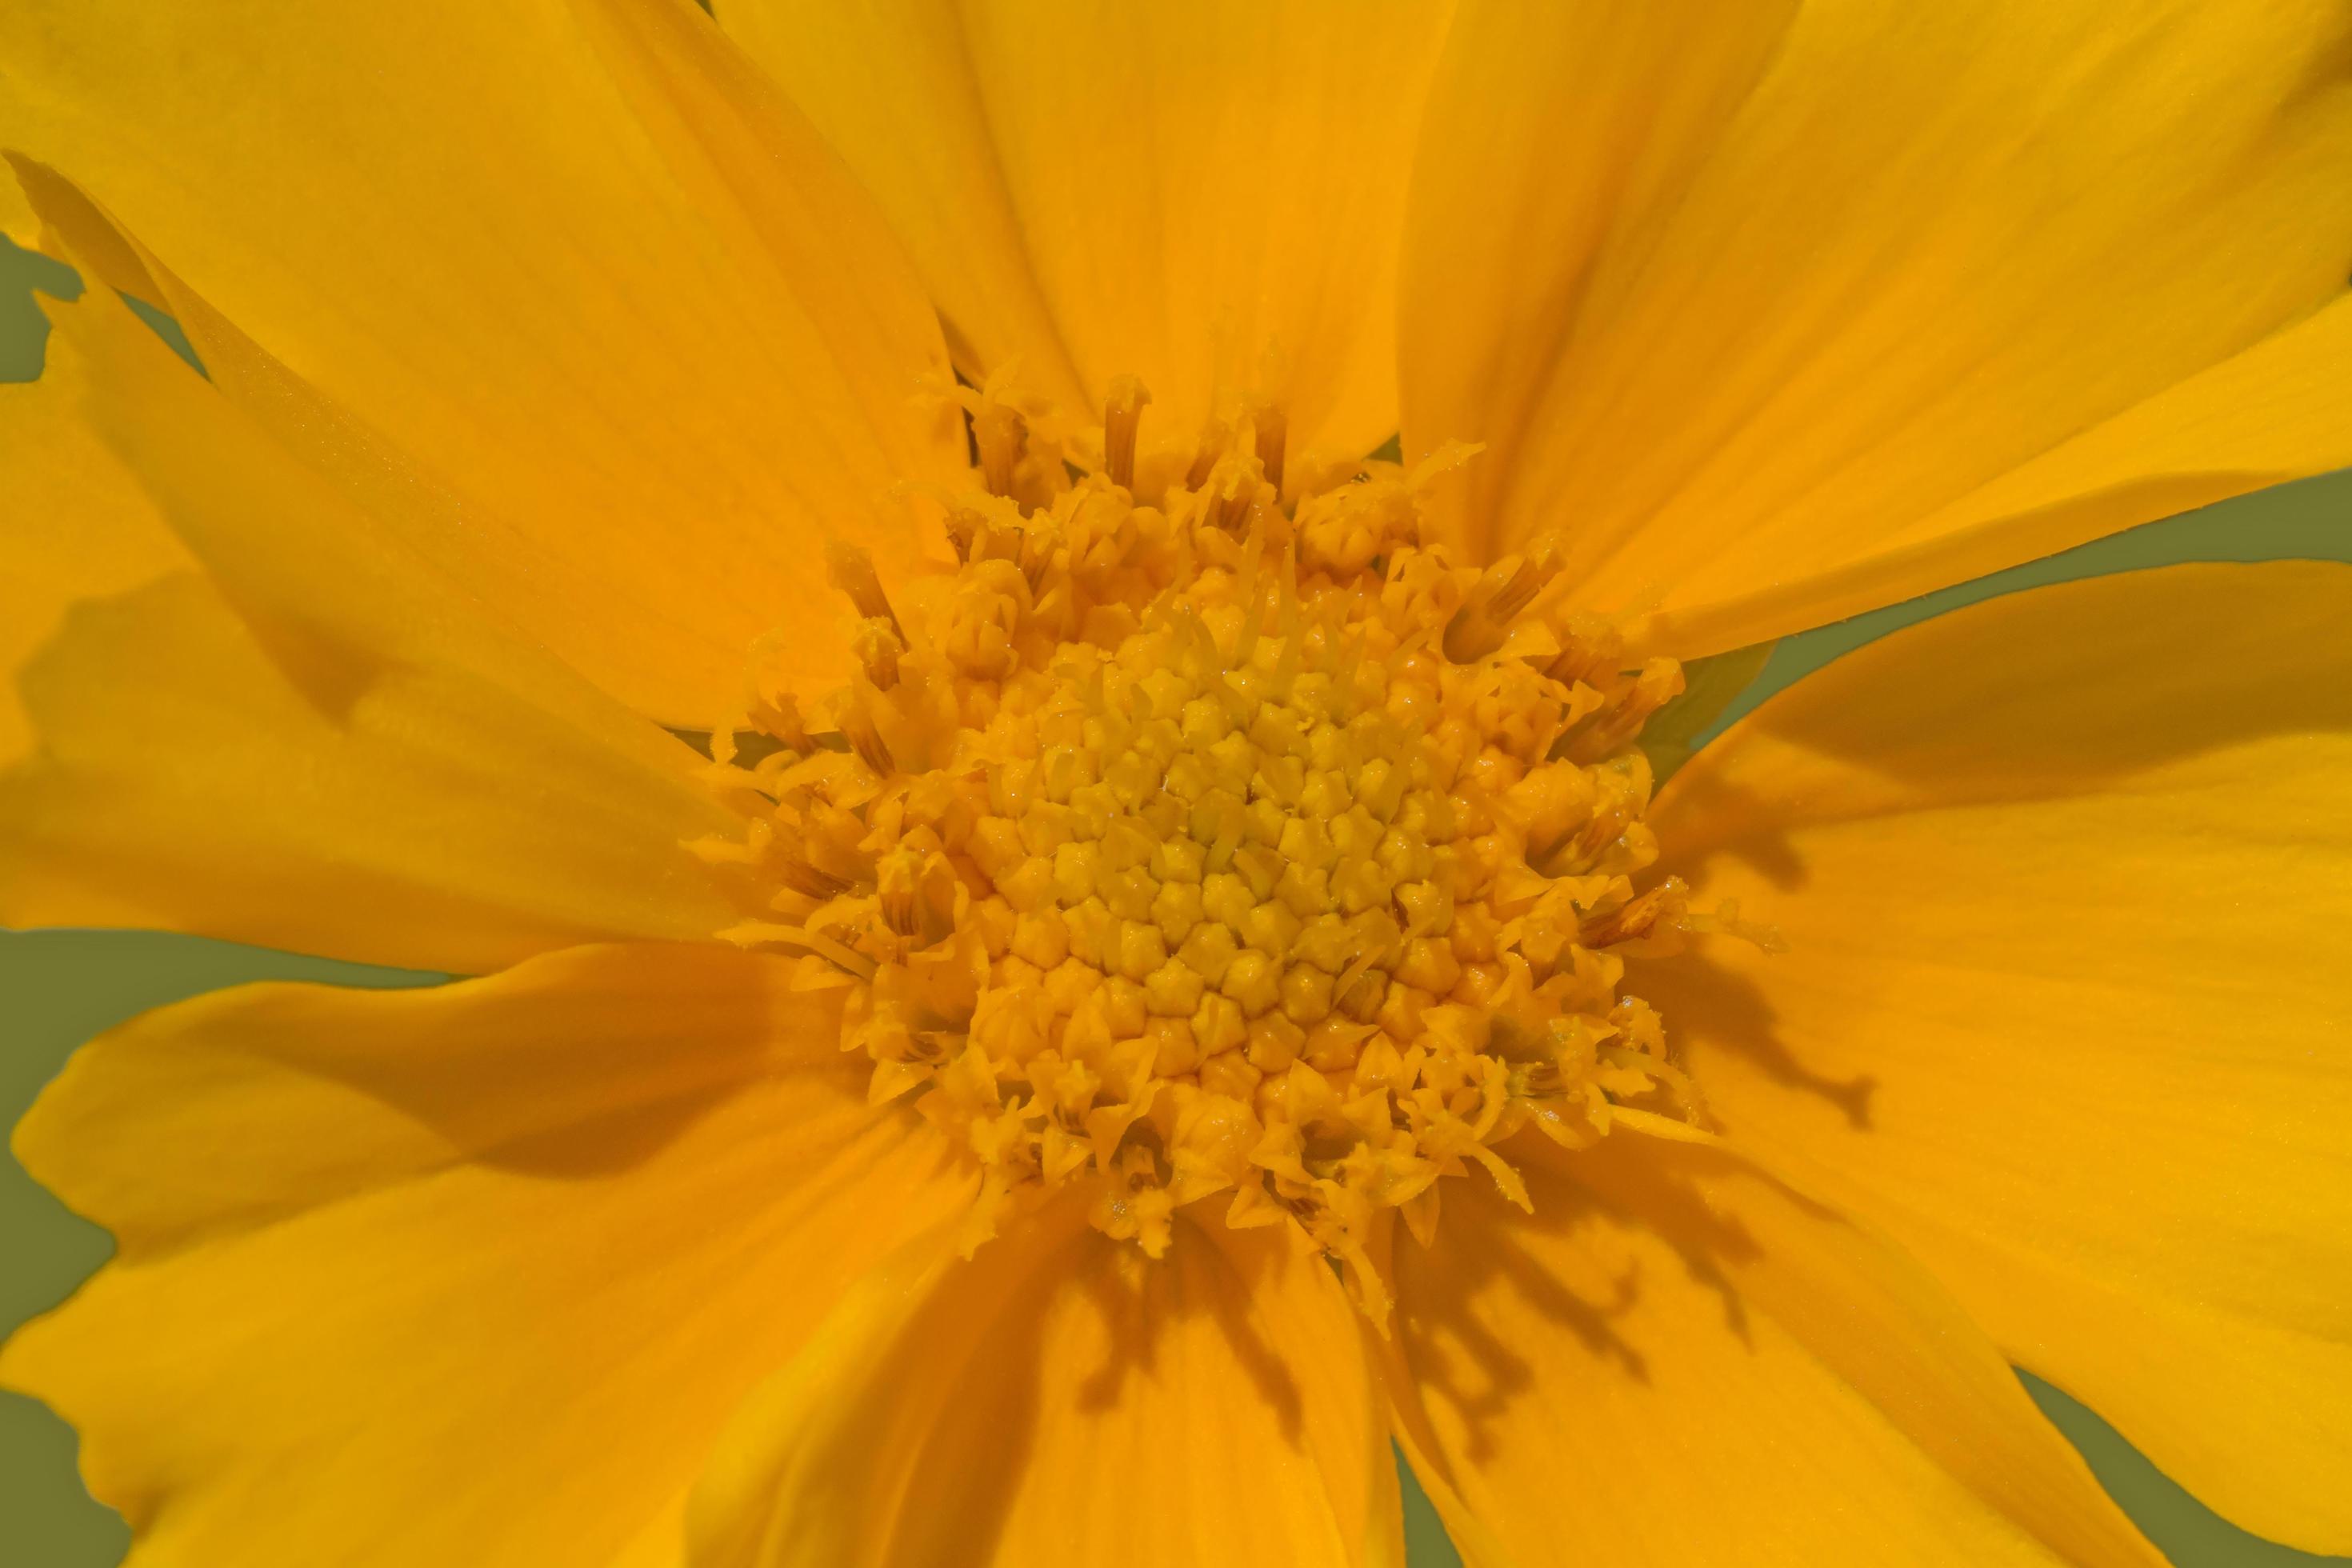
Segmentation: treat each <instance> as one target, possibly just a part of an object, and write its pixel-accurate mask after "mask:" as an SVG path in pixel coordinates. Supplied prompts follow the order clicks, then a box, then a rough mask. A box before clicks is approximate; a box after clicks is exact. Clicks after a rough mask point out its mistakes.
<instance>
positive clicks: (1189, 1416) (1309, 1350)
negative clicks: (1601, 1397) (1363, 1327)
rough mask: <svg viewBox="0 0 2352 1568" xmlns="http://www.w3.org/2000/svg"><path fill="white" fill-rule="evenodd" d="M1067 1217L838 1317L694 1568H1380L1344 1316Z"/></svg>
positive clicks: (1280, 1250)
mask: <svg viewBox="0 0 2352 1568" xmlns="http://www.w3.org/2000/svg"><path fill="white" fill-rule="evenodd" d="M1082 1218H1083V1209H1082V1208H1079V1207H1076V1206H1075V1205H1065V1206H1063V1207H1061V1208H1060V1209H1059V1210H1058V1211H1048V1212H1047V1213H1046V1214H1045V1215H1041V1216H1037V1217H1035V1218H1034V1220H1032V1221H1031V1222H1029V1223H1027V1224H1026V1225H1025V1226H1024V1227H1023V1228H1020V1229H1017V1230H1014V1231H1013V1232H1011V1233H1009V1234H1007V1235H1004V1236H1002V1237H998V1238H996V1239H995V1240H993V1241H991V1242H989V1243H988V1244H987V1245H986V1246H985V1247H982V1249H981V1251H980V1252H979V1254H978V1255H977V1256H976V1257H975V1258H973V1259H972V1260H971V1262H970V1263H968V1264H965V1263H961V1262H958V1261H956V1260H954V1259H953V1258H952V1256H951V1251H950V1245H949V1241H948V1238H947V1237H934V1238H931V1239H930V1240H929V1243H928V1244H926V1245H924V1246H921V1247H914V1248H910V1249H908V1252H907V1253H906V1254H904V1255H902V1257H900V1258H898V1259H897V1260H896V1261H895V1262H894V1264H893V1265H892V1266H890V1267H888V1268H884V1269H881V1270H877V1273H876V1274H875V1275H874V1276H873V1277H871V1278H870V1279H868V1280H866V1282H865V1283H863V1284H862V1285H861V1286H860V1287H859V1288H858V1289H857V1290H856V1291H855V1292H853V1293H852V1294H851V1295H850V1296H849V1297H848V1298H846V1299H845V1300H844V1302H843V1304H842V1307H841V1308H840V1309H839V1310H837V1311H836V1312H835V1315H834V1317H833V1318H832V1319H831V1320H830V1321H828V1322H827V1323H826V1325H825V1326H824V1328H823V1329H822V1330H820V1331H818V1333H817V1335H816V1336H815V1337H814V1339H812V1340H811V1341H810V1342H809V1345H808V1348H807V1349H806V1350H805V1351H804V1352H803V1353H802V1355H801V1356H800V1358H799V1359H798V1360H797V1361H796V1362H795V1363H793V1366H792V1367H791V1368H790V1369H789V1370H788V1371H786V1372H785V1373H783V1374H782V1376H780V1377H778V1378H777V1379H776V1380H775V1381H774V1383H773V1384H772V1385H771V1386H770V1387H769V1388H767V1389H765V1390H763V1391H762V1392H761V1394H760V1395H759V1396H758V1398H757V1399H756V1400H755V1401H754V1402H753V1403H752V1404H751V1405H750V1406H749V1407H748V1408H747V1410H746V1412H745V1414H744V1415H743V1416H742V1417H741V1418H740V1419H739V1421H738V1422H737V1424H736V1426H735V1428H734V1429H733V1431H732V1432H731V1433H730V1436H729V1437H728V1439H727V1441H726V1443H725V1444H724V1445H723V1446H722V1447H721V1448H720V1450H719V1454H718V1456H717V1457H716V1458H715V1459H714V1460H713V1463H712V1467H711V1470H710V1474H709V1477H708V1478H707V1479H706V1481H705V1483H704V1486H703V1489H702V1490H701V1491H700V1492H699V1493H698V1495H697V1498H696V1500H695V1507H694V1513H693V1521H694V1552H693V1554H692V1557H691V1561H692V1563H693V1564H694V1568H803V1565H806V1568H883V1565H886V1564H887V1568H950V1565H952V1568H968V1565H973V1564H1003V1565H1006V1568H1011V1565H1013V1564H1028V1563H1047V1562H1067V1563H1132V1564H1136V1565H1138V1568H1191V1565H1192V1564H1195V1563H1299V1564H1308V1565H1323V1564H1330V1565H1333V1568H1338V1565H1342V1564H1346V1565H1351V1568H1352V1565H1355V1564H1367V1565H1370V1568H1402V1563H1403V1560H1404V1553H1403V1542H1402V1534H1401V1531H1402V1523H1401V1519H1400V1515H1399V1512H1398V1502H1397V1495H1396V1479H1395V1469H1394V1467H1393V1464H1392V1462H1391V1458H1390V1450H1389V1443H1388V1429H1387V1425H1386V1422H1385V1420H1384V1418H1383V1416H1382V1414H1381V1411H1380V1409H1379V1408H1378V1406H1377V1395H1376V1394H1375V1389H1374V1384H1373V1383H1372V1381H1371V1377H1370V1367H1369V1365H1368V1363H1367V1360H1366V1357H1365V1356H1364V1354H1363V1352H1362V1349H1361V1346H1360V1339H1359V1336H1358V1328H1357V1324H1356V1321H1355V1318H1354V1309H1353V1308H1351V1307H1350V1306H1349V1304H1348V1303H1347V1301H1346V1300H1345V1299H1344V1298H1343V1297H1342V1295H1341V1293H1340V1290H1339V1284H1338V1282H1337V1280H1335V1279H1333V1278H1332V1277H1331V1275H1330V1273H1329V1272H1328V1269H1326V1268H1324V1267H1323V1266H1322V1265H1321V1264H1320V1263H1319V1262H1318V1261H1317V1260H1316V1259H1314V1258H1311V1257H1303V1256H1301V1255H1299V1254H1298V1253H1297V1252H1296V1251H1295V1250H1293V1249H1291V1248H1290V1247H1287V1246H1286V1245H1285V1242H1284V1240H1283V1238H1282V1237H1279V1236H1278V1235H1276V1233H1274V1232H1271V1231H1265V1230H1255V1231H1245V1232H1241V1233H1225V1232H1222V1231H1215V1230H1212V1229H1210V1228H1208V1227H1194V1226H1190V1225H1186V1226H1180V1227H1179V1230H1178V1234H1177V1237H1176V1242H1175V1246H1174V1247H1173V1248H1172V1249H1171V1252H1170V1254H1169V1256H1168V1257H1167V1258H1166V1259H1164V1260H1163V1261H1161V1262H1159V1263H1150V1262H1147V1261H1145V1260H1144V1259H1143V1258H1141V1257H1140V1255H1139V1254H1137V1253H1136V1252H1135V1251H1134V1250H1133V1249H1132V1248H1130V1247H1121V1246H1120V1244H1118V1243H1117V1242H1113V1241H1111V1240H1109V1239H1108V1237H1104V1236H1102V1235H1101V1234H1099V1233H1098V1232H1096V1231H1094V1230H1091V1229H1088V1228H1087V1227H1086V1226H1084V1224H1083V1223H1082Z"/></svg>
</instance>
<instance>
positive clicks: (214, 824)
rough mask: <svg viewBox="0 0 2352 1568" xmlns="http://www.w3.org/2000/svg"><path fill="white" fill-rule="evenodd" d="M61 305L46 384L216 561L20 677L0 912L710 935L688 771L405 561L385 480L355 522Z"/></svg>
mask: <svg viewBox="0 0 2352 1568" xmlns="http://www.w3.org/2000/svg"><path fill="white" fill-rule="evenodd" d="M55 313H56V317H57V321H58V328H57V330H56V331H55V333H54V334H53V336H52V339H51V342H50V365H49V369H48V371H47V374H45V376H44V384H46V385H47V390H46V391H45V392H44V393H43V394H42V395H43V396H47V397H58V398H64V397H72V398H74V399H76V400H78V401H79V405H80V406H81V408H82V409H83V412H84V416H86V417H87V418H88V419H89V421H90V422H91V426H92V427H93V428H95V429H97V430H99V431H100V433H101V434H102V435H103V437H105V438H106V439H107V440H108V442H109V443H110V445H111V446H112V447H114V448H115V449H116V450H118V451H119V452H120V453H121V454H122V455H123V456H124V458H125V459H126V460H127V461H128V462H129V463H130V464H131V466H132V468H134V470H135V472H136V473H137V476H138V478H139V479H140V480H141V482H142V484H143V485H144V487H145V488H146V489H147V490H148V492H149V494H150V496H151V497H152V500H153V502H154V506H155V514H156V515H158V516H160V517H161V518H162V520H163V521H164V522H165V523H167V524H168V525H169V526H170V527H171V528H172V529H173V531H174V533H175V535H176V536H177V538H178V540H179V542H180V544H181V545H182V546H184V549H185V557H184V558H193V559H194V560H196V561H198V562H200V563H202V565H203V567H204V568H205V570H204V571H203V573H201V574H198V573H195V572H193V571H189V572H182V573H179V574H173V575H170V576H166V577H163V578H160V579H157V580H155V581H153V582H152V583H150V584H147V585H146V586H144V587H142V588H140V589H138V590H136V591H134V592H132V593H131V594H129V595H124V596H122V597H120V598H117V599H114V600H110V601H107V602H105V603H102V604H89V605H83V606H82V607H81V608H79V610H76V611H74V612H72V613H70V614H69V615H68V617H67V618H66V620H65V622H64V624H63V627H62V629H61V630H60V632H59V633H58V636H57V637H56V638H55V639H54V640H53V641H52V642H51V643H50V644H49V645H48V646H47V647H46V648H45V649H44V650H43V651H42V652H41V653H40V654H39V655H37V657H36V658H34V659H33V661H32V663H31V664H30V665H29V666H28V667H27V668H26V670H25V671H24V672H23V675H22V678H21V683H20V689H21V692H22V697H23V700H24V703H25V707H26V713H27V716H28V718H29V721H30V722H31V724H32V726H33V728H34V730H35V731H37V748H36V749H35V750H34V751H33V752H31V754H29V755H28V756H26V758H24V759H23V760H22V761H21V762H20V763H18V765H17V766H16V768H14V769H12V770H11V771H10V772H9V773H6V774H5V777H0V918H5V920H6V921H8V922H9V923H12V924H18V925H40V924H86V925H126V926H143V927H161V928H163V929H167V930H179V931H195V932H198V933H201V934H206V935H212V936H222V937H229V938H234V939H236V940H240V941H246V942H260V943H263V944H265V945H270V946H277V947H284V948H289V949H293V950H296V951H304V952H320V953H324V954H328V955H330V956H334V957H341V958H351V959H357V960H361V961H363V962H370V963H391V964H401V965H407V966H411V967H418V968H428V969H445V970H457V971H461V972H477V971H482V970H488V969H491V968H496V967H498V966H499V965H500V964H504V963H510V962H512V961H514V960H515V959H517V958H520V957H522V956H524V955H526V954H528V953H530V952H541V951H545V950H547V949H549V948H552V947H558V946H563V945H567V944H569V943H572V942H581V941H586V940H593V939H596V938H600V937H614V936H656V937H698V936H703V935H707V934H708V933H709V932H710V931H713V930H715V929H717V928H718V926H719V925H720V924H723V923H725V922H726V921H727V919H728V918H729V911H730V909H731V908H732V906H731V905H730V903H729V902H728V901H727V900H726V899H725V897H724V896H723V893H722V889H720V888H719V885H718V884H716V883H715V882H714V881H713V880H712V879H711V877H710V875H709V873H708V872H707V871H705V870H704V869H703V868H700V867H699V866H698V865H697V864H696V863H695V862H694V861H693V860H692V858H690V857H689V856H688V855H687V854H686V853H685V851H684V850H683V849H682V848H681V847H680V841H681V839H683V838H687V837H694V836H697V835H700V834H704V833H709V832H713V831H717V830H720V829H722V828H724V827H726V826H729V825H730V821H731V819H730V817H729V816H727V814H726V813H724V812H723V811H721V810H720V809H719V807H718V805H716V803H715V801H714V800H713V798H712V797H711V796H710V795H709V792H708V791H707V790H706V789H705V788H703V787H702V786H701V785H700V784H698V782H697V781H696V780H695V779H694V778H693V777H692V776H691V770H692V767H693V765H694V764H695V763H696V762H697V759H696V758H695V756H694V754H693V753H692V752H690V751H688V749H687V748H686V747H685V746H684V745H683V744H682V743H681V742H677V740H675V739H674V738H672V737H670V736H667V735H665V734H663V733H662V732H661V731H658V730H656V728H654V727H653V726H652V725H651V724H649V723H648V722H646V721H644V720H642V719H639V718H637V717H635V715H633V714H631V713H629V712H628V711H626V710H624V709H622V708H621V707H620V706H619V705H618V704H617V703H615V702H614V700H612V699H611V698H609V697H607V696H605V695H604V693H602V692H600V691H598V690H597V689H594V688H593V687H592V686H590V685H588V684H587V683H586V682H585V681H583V680H582V679H580V678H579V677H578V676H576V675H574V674H573V673H572V671H570V670H569V669H567V668H565V667H563V666H562V665H561V664H559V663H557V662H556V661H555V660H554V659H552V658H549V657H548V656H547V655H546V654H545V653H544V652H542V651H541V650H539V649H537V648H535V647H530V646H529V645H528V644H526V643H524V642H521V641H520V640H518V639H517V638H515V637H512V636H510V635H509V634H507V633H506V632H504V631H502V630H501V628H500V627H499V626H498V624H497V622H496V621H495V620H494V619H492V618H491V617H490V616H488V614H487V613H486V612H485V611H483V610H482V609H481V608H480V606H478V605H476V604H475V603H473V602H472V601H471V600H470V599H469V597H468V596H467V595H466V594H464V593H463V592H462V591H460V590H459V589H458V588H457V585H456V584H451V583H449V582H448V581H447V580H446V578H443V577H441V576H439V575H438V574H436V573H435V572H434V571H433V570H432V569H431V568H430V567H428V566H426V565H425V564H424V563H422V562H421V561H419V560H418V559H417V558H416V557H415V554H414V552H410V551H409V550H407V549H406V547H405V546H404V542H403V541H402V539H401V538H400V537H399V536H398V532H397V531H396V529H393V528H389V527H387V526H386V521H385V520H386V518H387V516H389V517H392V518H394V519H397V518H398V517H399V516H400V515H402V513H401V510H400V507H401V504H402V502H401V497H402V495H403V492H402V490H401V489H400V487H398V486H397V485H395V484H392V483H389V482H387V483H384V484H383V485H381V486H380V487H379V492H378V493H377V494H376V495H374V496H372V497H368V498H366V500H368V501H369V502H371V503H373V505H372V507H371V506H363V505H362V502H361V500H357V499H354V498H353V497H352V495H350V494H349V493H347V492H345V491H344V490H342V489H339V488H338V487H336V486H335V485H334V484H331V483H330V482H329V481H328V480H327V479H326V478H325V477H323V476H321V475H320V473H318V472H317V471H315V470H313V469H311V468H307V467H305V466H304V465H303V464H301V463H300V462H299V461H297V460H296V459H295V458H293V456H292V455H291V454H289V452H288V451H287V450H286V449H285V448H284V447H280V446H278V444H277V443H275V442H274V441H272V440H270V439H269V438H268V437H267V436H265V435H264V434H263V433H262V432H261V431H260V430H259V429H258V428H257V427H256V426H254V424H253V423H252V422H251V421H250V420H248V419H246V418H245V417H243V416H241V415H240V414H239V413H238V411H237V410H236V408H234V407H233V406H232V405H230V404H229V403H228V401H227V400H226V398H224V397H223V396H221V395H219V394H218V393H217V392H216V391H215V389H214V388H212V387H211V386H209V385H207V384H205V382H204V381H203V380H201V379H200V378H198V377H197V376H196V375H195V374H194V373H193V372H192V371H190V370H189V369H188V368H187V367H186V366H185V365H184V364H182V363H180V362H179V361H178V360H177V359H176V358H175V357H174V356H173V354H172V353H171V352H170V351H169V350H168V349H167V348H165V347H164V345H163V343H162V342H161V341H160V340H158V339H157V338H156V337H155V336H154V334H153V333H152V332H150V331H148V330H147V329H146V328H145V327H144V326H142V324H140V323H139V322H138V321H135V320H134V319H133V318H132V317H131V314H130V312H129V311H128V310H126V309H125V308H124V307H123V306H122V305H121V303H120V302H119V301H117V300H114V299H113V297H112V296H111V295H110V293H108V292H107V291H106V290H104V289H91V290H90V291H89V293H88V294H87V295H86V296H85V297H84V300H82V302H80V303H78V304H75V305H71V306H59V307H58V308H57V310H56V312H55ZM299 390H300V389H299V385H294V384H289V395H292V394H293V393H294V392H299ZM330 427H331V426H330ZM36 526H37V525H36ZM90 559H91V562H92V563H93V564H94V563H97V562H98V561H99V560H100V557H98V556H96V555H95V554H93V555H92V557H91V558H90Z"/></svg>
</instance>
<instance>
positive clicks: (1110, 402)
mask: <svg viewBox="0 0 2352 1568" xmlns="http://www.w3.org/2000/svg"><path fill="white" fill-rule="evenodd" d="M1150 401H1151V394H1150V393H1149V392H1146V391H1145V390H1144V389H1143V383H1142V382H1141V381H1140V380H1139V379H1138V378H1136V377H1134V376H1131V375H1121V376H1114V377H1113V378H1112V380H1111V384H1110V390H1109V392H1108V394H1106V395H1105V396H1104V398H1103V472H1104V474H1105V475H1106V476H1107V477H1108V479H1109V480H1110V482H1111V483H1112V484H1115V485H1117V486H1118V487H1119V488H1120V489H1134V488H1135V438H1136V432H1137V430H1138V429H1139V427H1140V426H1141V425H1142V423H1143V405H1145V404H1147V403H1149V402H1150Z"/></svg>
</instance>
